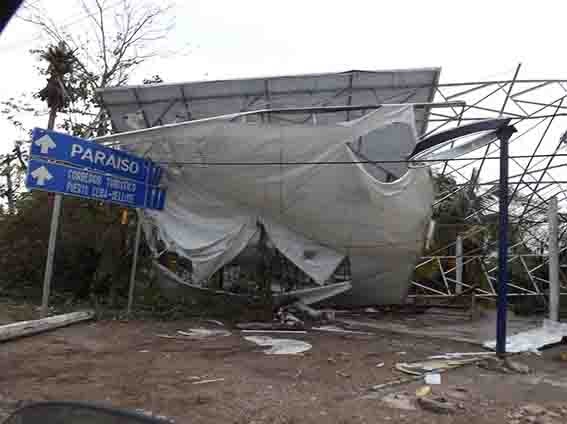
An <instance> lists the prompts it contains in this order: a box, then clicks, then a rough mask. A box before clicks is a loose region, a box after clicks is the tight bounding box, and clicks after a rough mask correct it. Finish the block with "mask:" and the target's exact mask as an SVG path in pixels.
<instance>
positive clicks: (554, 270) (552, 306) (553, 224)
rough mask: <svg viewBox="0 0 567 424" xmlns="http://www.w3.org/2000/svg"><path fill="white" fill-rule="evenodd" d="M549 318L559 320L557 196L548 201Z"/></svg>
mask: <svg viewBox="0 0 567 424" xmlns="http://www.w3.org/2000/svg"><path fill="white" fill-rule="evenodd" d="M548 219H549V319H550V320H552V321H559V291H560V290H559V246H558V233H559V229H558V225H557V197H554V198H552V199H551V200H550V201H549V212H548Z"/></svg>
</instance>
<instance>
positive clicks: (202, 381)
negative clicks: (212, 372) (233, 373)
mask: <svg viewBox="0 0 567 424" xmlns="http://www.w3.org/2000/svg"><path fill="white" fill-rule="evenodd" d="M218 381H224V378H211V379H210V380H199V381H195V382H193V384H207V383H216V382H218Z"/></svg>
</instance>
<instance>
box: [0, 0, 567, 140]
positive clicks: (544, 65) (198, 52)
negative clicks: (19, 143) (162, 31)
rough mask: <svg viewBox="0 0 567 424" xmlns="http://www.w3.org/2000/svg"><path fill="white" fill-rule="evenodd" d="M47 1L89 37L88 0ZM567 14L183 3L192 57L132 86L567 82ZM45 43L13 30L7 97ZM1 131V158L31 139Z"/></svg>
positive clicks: (316, 1) (154, 65) (6, 55)
mask: <svg viewBox="0 0 567 424" xmlns="http://www.w3.org/2000/svg"><path fill="white" fill-rule="evenodd" d="M30 1H31V2H32V3H34V2H36V1H37V0H30ZM115 2H116V0H107V4H108V5H112V4H113V3H115ZM38 3H41V4H42V5H43V6H44V7H46V8H48V10H49V11H50V13H52V16H58V19H59V20H61V21H62V22H72V24H71V25H70V26H69V27H68V29H69V30H75V31H80V30H81V23H82V22H84V20H83V21H81V17H83V18H84V14H85V12H84V11H83V10H82V9H81V7H80V6H79V0H39V1H38ZM109 10H111V8H109ZM566 12H567V2H565V1H545V0H541V1H539V2H522V1H519V0H510V1H507V0H506V1H505V0H497V1H495V0H491V1H484V0H476V1H474V2H473V1H467V2H463V1H455V0H453V1H435V0H430V1H422V0H418V1H407V0H406V1H404V0H396V1H391V2H383V1H377V0H369V1H365V0H359V1H350V2H345V1H336V2H333V1H332V0H310V1H306V0H301V1H300V0H286V1H284V2H275V1H267V0H263V1H260V0H241V1H238V2H236V1H232V0H187V1H178V4H177V6H176V10H175V15H176V28H175V30H174V31H173V32H172V34H171V36H170V37H171V42H172V44H174V45H182V44H187V43H188V44H189V45H190V46H191V48H190V53H189V54H187V55H184V56H181V57H179V56H178V57H175V58H169V59H156V60H153V61H152V62H150V63H147V64H146V65H144V66H143V67H142V68H141V69H140V70H139V71H138V72H137V73H136V75H134V77H133V79H132V83H140V82H141V80H142V79H143V78H144V77H148V76H150V75H153V74H156V73H159V74H160V75H161V76H162V78H163V79H164V80H165V81H167V82H176V81H190V80H202V79H217V78H225V77H248V76H265V75H282V74H298V73H313V72H330V71H345V70H351V69H367V70H380V69H397V68H418V67H438V66H440V67H442V73H441V81H442V82H450V81H463V80H482V79H486V78H494V77H498V78H511V77H512V74H513V72H514V69H515V67H516V65H517V63H518V62H522V63H523V68H522V74H521V77H523V78H530V77H537V78H552V77H556V78H565V77H567V72H566V71H567V55H565V54H564V48H563V46H564V33H565V16H567V13H566ZM40 45H41V44H40V41H38V34H37V30H36V28H34V27H33V26H32V25H30V24H27V23H25V22H23V21H21V20H18V19H14V20H12V22H11V23H10V24H9V25H8V27H7V28H6V30H5V31H4V33H3V34H2V36H1V37H0V55H1V58H2V60H1V62H0V63H2V71H1V72H2V78H0V100H5V99H7V98H10V97H12V96H17V95H20V94H21V93H24V92H32V91H37V89H38V88H39V87H41V85H42V84H43V83H44V81H43V80H42V79H41V78H39V77H38V76H37V74H36V72H35V70H34V60H33V58H32V57H31V56H30V54H29V53H28V50H29V49H30V48H34V47H38V46H40ZM36 120H37V122H32V121H27V122H26V125H28V126H30V127H31V126H34V125H38V126H45V124H46V121H47V117H46V116H43V117H39V118H37V119H36ZM0 131H2V135H3V141H2V143H1V144H0V151H5V150H6V149H7V148H8V147H10V145H11V143H10V141H11V140H13V139H14V138H16V137H20V138H21V137H22V136H23V135H24V134H21V133H18V132H17V131H16V130H14V129H13V128H12V127H11V125H9V124H8V123H6V121H5V118H4V117H3V116H1V115H0Z"/></svg>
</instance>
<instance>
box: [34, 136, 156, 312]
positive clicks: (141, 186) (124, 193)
mask: <svg viewBox="0 0 567 424" xmlns="http://www.w3.org/2000/svg"><path fill="white" fill-rule="evenodd" d="M161 174H162V169H161V168H160V167H159V166H157V165H155V164H154V163H153V162H151V161H150V160H147V159H144V158H141V157H138V156H135V155H132V154H130V153H127V152H124V151H120V150H115V149H111V148H108V147H105V146H102V145H99V144H97V143H95V142H92V141H89V140H83V139H81V138H77V137H72V136H70V135H67V134H63V133H58V132H55V131H50V130H43V129H39V128H35V129H34V130H33V132H32V144H31V149H30V161H29V165H28V174H27V177H26V186H27V187H28V188H29V189H34V190H43V191H48V192H52V193H56V194H55V201H54V203H53V213H52V216H51V231H50V234H49V244H48V250H47V261H46V265H45V274H44V280H43V295H42V303H41V316H42V317H45V316H47V315H48V312H49V293H50V288H51V277H52V274H53V259H54V256H55V243H56V241H57V229H58V224H59V215H60V212H61V202H62V198H63V195H70V196H78V197H83V198H87V199H92V200H98V201H103V202H111V203H117V204H120V205H124V206H129V207H134V208H137V210H138V224H137V227H136V241H135V250H134V257H133V264H132V273H131V276H130V290H129V299H128V312H130V309H131V306H132V296H133V284H134V277H135V268H136V264H137V260H138V245H139V243H140V237H141V219H140V215H141V212H140V210H141V209H154V210H161V209H163V207H164V204H165V194H166V193H165V190H164V189H163V188H162V187H160V186H159V181H160V178H161Z"/></svg>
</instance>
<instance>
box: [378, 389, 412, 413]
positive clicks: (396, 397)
mask: <svg viewBox="0 0 567 424" xmlns="http://www.w3.org/2000/svg"><path fill="white" fill-rule="evenodd" d="M380 400H381V401H382V402H384V403H385V404H387V405H388V406H389V407H390V408H394V409H402V410H404V411H415V410H416V409H417V408H416V407H415V406H414V404H413V401H412V398H411V397H409V396H408V395H405V394H403V393H390V394H389V395H386V396H384V397H383V398H382V399H380Z"/></svg>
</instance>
